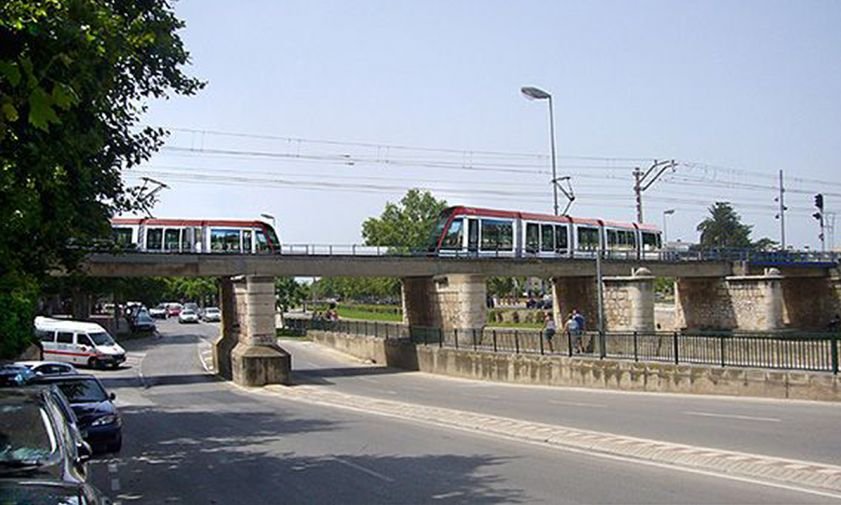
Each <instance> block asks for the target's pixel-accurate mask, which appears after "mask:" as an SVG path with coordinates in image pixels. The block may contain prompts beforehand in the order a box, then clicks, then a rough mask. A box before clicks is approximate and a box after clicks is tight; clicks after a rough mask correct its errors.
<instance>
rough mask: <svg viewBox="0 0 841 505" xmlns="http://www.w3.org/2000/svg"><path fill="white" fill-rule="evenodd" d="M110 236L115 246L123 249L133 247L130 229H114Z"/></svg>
mask: <svg viewBox="0 0 841 505" xmlns="http://www.w3.org/2000/svg"><path fill="white" fill-rule="evenodd" d="M112 234H113V237H114V243H116V244H117V245H119V246H123V247H127V246H130V245H134V240H133V239H134V233H133V232H132V229H131V228H114V229H113V230H112Z"/></svg>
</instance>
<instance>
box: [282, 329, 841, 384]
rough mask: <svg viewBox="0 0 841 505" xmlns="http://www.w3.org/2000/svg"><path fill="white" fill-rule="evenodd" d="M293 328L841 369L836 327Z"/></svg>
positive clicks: (488, 347) (437, 342) (427, 342)
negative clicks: (578, 330)
mask: <svg viewBox="0 0 841 505" xmlns="http://www.w3.org/2000/svg"><path fill="white" fill-rule="evenodd" d="M287 327H289V328H290V329H294V330H297V331H299V332H302V333H305V332H306V331H310V330H320V331H329V332H337V333H344V334H349V335H356V336H369V337H375V338H383V339H405V340H410V341H412V342H413V343H415V344H416V345H422V346H436V347H442V348H443V347H446V348H452V349H461V350H468V351H483V352H496V353H506V354H512V353H513V354H539V355H562V356H570V357H571V356H581V357H588V358H591V359H617V360H629V361H636V362H661V363H674V364H678V365H680V364H692V365H707V366H719V367H738V368H767V369H774V370H801V371H811V372H829V373H833V374H838V370H839V352H838V347H839V340H841V334H838V333H785V334H780V333H736V334H733V333H701V334H690V333H682V332H607V333H605V334H604V336H603V338H601V337H600V335H599V334H598V333H597V332H585V333H584V334H583V335H580V336H575V335H570V334H565V333H558V334H556V335H555V336H554V337H553V338H552V339H551V342H550V341H548V340H547V339H545V338H544V337H543V335H542V333H541V331H540V330H532V329H510V328H481V329H480V328H477V329H473V330H451V331H443V330H442V329H441V328H434V327H422V326H407V325H404V324H400V323H386V322H378V321H321V320H313V319H303V318H300V319H292V318H288V319H287Z"/></svg>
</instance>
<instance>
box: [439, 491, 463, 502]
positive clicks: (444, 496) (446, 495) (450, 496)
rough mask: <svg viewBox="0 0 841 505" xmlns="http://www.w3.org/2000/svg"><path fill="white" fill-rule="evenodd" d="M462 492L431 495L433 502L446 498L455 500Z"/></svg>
mask: <svg viewBox="0 0 841 505" xmlns="http://www.w3.org/2000/svg"><path fill="white" fill-rule="evenodd" d="M463 494H464V492H462V491H453V492H452V493H443V494H434V495H432V499H433V500H444V499H446V498H455V497H456V496H462V495H463Z"/></svg>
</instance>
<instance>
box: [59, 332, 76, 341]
mask: <svg viewBox="0 0 841 505" xmlns="http://www.w3.org/2000/svg"><path fill="white" fill-rule="evenodd" d="M56 342H58V343H59V344H72V343H73V333H71V332H68V331H60V332H58V337H57V338H56Z"/></svg>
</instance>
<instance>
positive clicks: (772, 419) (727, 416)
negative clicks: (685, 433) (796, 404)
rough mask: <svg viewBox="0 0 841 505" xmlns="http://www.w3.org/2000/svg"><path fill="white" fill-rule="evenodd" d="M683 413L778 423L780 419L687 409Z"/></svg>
mask: <svg viewBox="0 0 841 505" xmlns="http://www.w3.org/2000/svg"><path fill="white" fill-rule="evenodd" d="M684 414H686V415H688V416H702V417H721V418H724V419H741V420H743V421H764V422H766V423H779V422H782V419H777V418H776V417H754V416H738V415H736V414H716V413H714V412H694V411H691V410H687V411H686V412H684Z"/></svg>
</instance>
